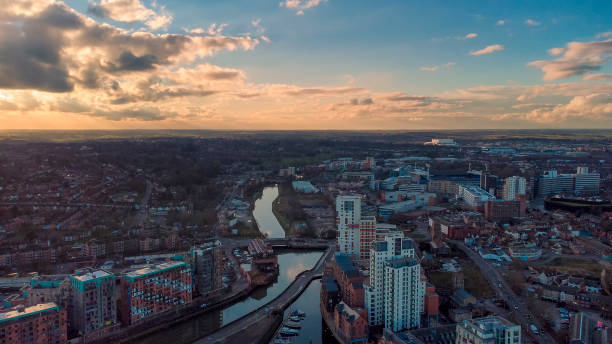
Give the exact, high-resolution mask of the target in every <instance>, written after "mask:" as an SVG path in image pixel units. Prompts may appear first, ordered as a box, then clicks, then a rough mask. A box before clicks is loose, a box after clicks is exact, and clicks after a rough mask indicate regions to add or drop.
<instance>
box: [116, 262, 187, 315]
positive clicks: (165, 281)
mask: <svg viewBox="0 0 612 344" xmlns="http://www.w3.org/2000/svg"><path fill="white" fill-rule="evenodd" d="M191 283H192V279H191V269H190V267H189V265H188V264H187V263H185V262H167V263H161V264H157V265H150V266H147V267H145V268H142V269H138V270H134V271H131V272H128V273H126V274H125V275H123V276H122V278H121V312H120V314H121V321H122V322H123V324H124V325H133V324H136V323H139V322H141V321H143V320H145V319H146V318H148V317H150V316H153V315H155V314H158V313H161V312H164V311H168V310H171V309H174V308H176V307H179V306H181V305H185V304H187V303H189V302H191V297H192V290H191Z"/></svg>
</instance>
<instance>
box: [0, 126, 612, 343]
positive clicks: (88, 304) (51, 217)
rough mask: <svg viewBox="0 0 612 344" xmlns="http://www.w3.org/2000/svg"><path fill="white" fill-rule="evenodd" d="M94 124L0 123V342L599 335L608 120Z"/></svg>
mask: <svg viewBox="0 0 612 344" xmlns="http://www.w3.org/2000/svg"><path fill="white" fill-rule="evenodd" d="M96 135H98V136H97V137H89V138H87V139H85V138H84V137H83V135H81V134H79V133H78V132H73V133H71V132H67V133H61V132H57V133H54V132H50V133H46V132H41V134H40V135H38V136H37V134H36V133H23V132H16V133H10V134H6V133H5V134H4V136H0V273H1V274H0V275H1V277H0V343H1V344H4V343H277V344H283V343H342V344H349V343H376V344H401V343H411V344H412V343H416V344H438V343H444V344H446V343H449V344H450V343H461V344H463V343H473V344H480V343H483V344H484V343H584V344H591V343H593V344H599V343H610V342H612V202H611V200H612V134H610V132H609V131H605V130H602V131H597V130H594V131H586V130H585V131H569V130H568V131H547V130H542V131H454V132H444V131H443V132H310V133H304V132H197V131H194V132H163V133H161V132H160V133H156V132H146V131H145V132H142V133H139V134H137V135H136V134H135V133H132V132H130V133H126V134H125V136H124V134H121V133H119V134H115V133H112V132H111V133H107V132H100V133H98V134H96ZM94 136H95V135H94Z"/></svg>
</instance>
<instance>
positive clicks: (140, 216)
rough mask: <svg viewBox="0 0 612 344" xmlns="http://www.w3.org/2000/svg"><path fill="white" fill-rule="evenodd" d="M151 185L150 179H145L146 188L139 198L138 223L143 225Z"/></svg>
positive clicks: (149, 198) (147, 208)
mask: <svg viewBox="0 0 612 344" xmlns="http://www.w3.org/2000/svg"><path fill="white" fill-rule="evenodd" d="M152 188H153V185H152V184H151V181H150V180H148V179H147V188H146V190H145V193H144V196H142V199H141V200H140V208H139V209H138V225H140V226H143V225H144V223H145V220H146V219H147V213H148V211H149V200H151V190H152Z"/></svg>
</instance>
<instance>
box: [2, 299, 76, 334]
mask: <svg viewBox="0 0 612 344" xmlns="http://www.w3.org/2000/svg"><path fill="white" fill-rule="evenodd" d="M67 331H68V330H67V325H66V311H65V310H62V311H60V309H59V307H58V306H57V305H56V304H55V303H52V302H51V303H41V304H37V305H35V306H32V307H23V306H19V307H18V308H17V309H16V310H13V311H10V312H7V313H0V343H1V344H25V343H36V344H38V343H40V344H42V343H45V344H46V343H65V342H66V341H67V340H68V334H67Z"/></svg>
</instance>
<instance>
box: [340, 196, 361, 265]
mask: <svg viewBox="0 0 612 344" xmlns="http://www.w3.org/2000/svg"><path fill="white" fill-rule="evenodd" d="M336 212H337V213H338V233H337V236H336V245H337V247H338V251H340V252H342V253H346V254H349V255H352V256H355V257H357V256H359V247H360V246H359V242H360V237H359V222H360V221H361V197H360V196H358V195H344V196H338V197H336Z"/></svg>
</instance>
